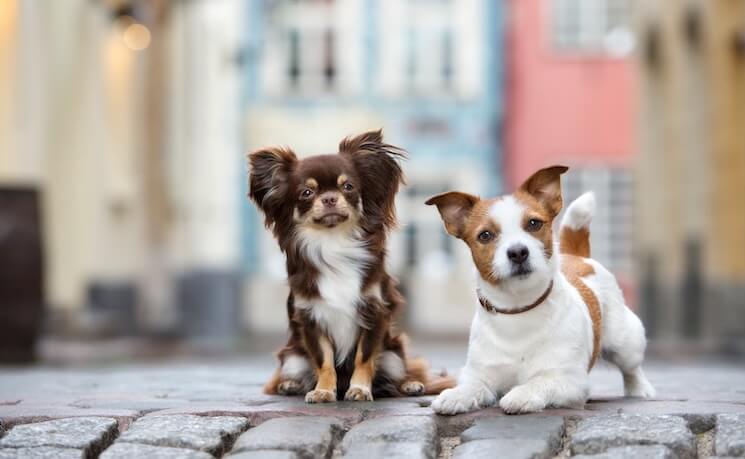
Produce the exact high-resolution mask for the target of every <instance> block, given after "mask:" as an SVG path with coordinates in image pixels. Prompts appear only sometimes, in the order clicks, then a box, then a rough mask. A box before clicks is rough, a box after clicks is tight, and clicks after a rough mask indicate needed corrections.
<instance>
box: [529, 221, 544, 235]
mask: <svg viewBox="0 0 745 459" xmlns="http://www.w3.org/2000/svg"><path fill="white" fill-rule="evenodd" d="M541 228H543V222H542V221H540V220H538V219H537V218H531V219H530V220H528V224H527V225H526V226H525V229H526V230H527V231H530V232H534V231H538V230H539V229H541Z"/></svg>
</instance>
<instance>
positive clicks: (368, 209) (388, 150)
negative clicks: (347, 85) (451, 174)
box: [249, 131, 454, 402]
mask: <svg viewBox="0 0 745 459" xmlns="http://www.w3.org/2000/svg"><path fill="white" fill-rule="evenodd" d="M402 158H405V153H404V151H403V150H401V149H399V148H397V147H395V146H393V145H390V144H387V143H385V142H384V141H383V136H382V132H381V131H371V132H366V133H364V134H362V135H359V136H356V137H350V138H346V139H344V140H342V141H341V143H340V144H339V153H338V154H331V155H320V156H313V157H308V158H305V159H302V160H299V159H298V158H297V156H296V155H295V153H294V152H292V151H291V150H290V149H288V148H265V149H261V150H258V151H255V152H253V153H251V154H250V155H249V197H250V198H251V199H252V200H253V201H254V202H255V203H256V204H257V206H258V207H259V209H260V210H261V211H262V212H263V213H264V217H265V219H264V223H265V225H266V227H267V228H269V229H270V230H271V231H272V232H273V233H274V235H275V237H276V238H277V241H278V243H279V247H280V249H281V250H282V251H283V252H284V254H285V256H286V267H287V275H288V283H289V286H290V295H289V297H288V299H287V316H288V329H289V338H288V341H287V344H286V345H285V346H284V347H283V348H282V349H280V351H279V352H278V353H277V357H278V359H279V361H280V368H278V369H277V371H275V373H274V374H273V375H272V377H271V378H270V380H269V381H268V382H267V384H266V385H265V387H264V392H265V393H267V394H277V393H279V394H301V393H306V392H309V391H311V389H312V388H313V386H314V385H315V386H316V390H314V391H313V392H314V394H309V395H312V397H311V400H309V401H313V402H315V401H329V400H326V399H325V398H324V399H318V400H316V399H315V398H316V397H320V395H319V394H315V393H316V392H318V391H319V389H322V391H325V392H324V394H325V393H326V392H328V390H329V389H330V388H329V387H326V386H327V385H328V381H333V380H334V379H333V378H335V385H336V388H335V389H336V396H339V397H341V396H343V395H344V393H345V392H346V391H347V389H348V388H349V385H350V380H352V378H355V382H360V381H361V382H362V383H363V384H366V382H367V381H369V380H372V387H371V391H372V395H374V396H375V397H378V396H398V395H402V394H403V393H411V391H415V390H417V389H420V388H421V389H422V390H424V391H428V393H436V392H434V391H435V390H438V388H439V390H442V389H444V388H446V387H452V386H453V385H454V381H452V380H451V379H448V378H446V377H444V376H440V377H436V378H430V375H429V374H428V373H427V372H426V362H423V361H420V360H410V359H408V357H407V355H406V345H405V340H404V339H403V338H402V337H401V336H400V335H396V334H395V333H394V331H393V328H392V327H393V321H394V318H395V316H396V314H397V313H399V312H400V310H401V309H402V308H403V305H404V299H403V297H402V296H401V294H400V292H399V291H398V288H397V282H396V280H395V279H394V278H393V277H392V276H390V275H389V274H388V273H387V272H386V269H385V257H386V241H387V235H388V232H389V231H390V230H391V229H392V228H393V227H395V225H396V213H395V204H394V201H395V195H396V193H397V191H398V188H399V186H400V185H401V184H403V183H404V177H403V171H402V169H401V166H400V164H399V160H400V159H402ZM345 180H346V181H349V183H354V185H355V186H354V187H353V188H352V189H350V190H342V189H341V186H342V185H343V182H344V181H345ZM304 188H309V189H310V190H311V191H316V192H317V194H318V198H316V197H315V194H314V195H313V197H312V198H310V197H309V198H308V199H304V198H303V196H302V193H304V191H303V189H304ZM329 193H335V194H334V195H335V196H336V195H338V196H339V198H338V199H339V200H340V201H343V202H342V203H341V204H343V205H344V206H345V208H348V209H352V211H351V217H350V219H349V220H348V221H349V224H354V225H356V226H357V228H358V229H359V230H360V231H359V233H360V234H361V236H360V237H361V239H362V240H363V241H364V242H365V247H366V250H367V251H368V253H369V255H370V256H371V257H370V258H371V261H370V262H369V263H367V264H366V265H365V266H364V268H363V269H364V270H363V276H362V285H361V292H360V298H362V302H361V303H360V304H358V305H356V311H357V314H358V320H357V322H358V323H359V324H360V328H359V332H358V337H357V340H358V341H357V346H356V350H355V351H354V352H351V353H350V354H349V355H347V356H345V360H344V361H343V362H341V363H340V364H336V363H334V362H330V361H329V356H328V352H326V350H325V349H326V347H325V346H326V345H325V344H324V343H328V342H329V341H330V344H331V346H332V347H333V346H334V343H333V339H332V338H331V337H330V336H328V335H327V333H326V332H325V331H324V330H323V329H322V327H321V326H320V325H319V324H316V323H315V322H314V319H313V318H312V317H310V315H309V314H308V313H307V310H306V309H298V308H296V307H295V301H296V299H297V298H305V299H314V298H320V293H319V290H318V285H317V279H318V276H319V275H320V274H319V270H318V268H317V267H316V266H315V265H314V262H313V261H312V260H310V259H308V258H307V257H306V256H305V253H304V252H303V251H302V250H301V247H300V245H299V244H298V243H297V240H296V238H297V235H296V234H297V232H296V227H297V225H299V224H305V223H302V222H308V221H309V220H308V218H310V217H308V215H311V216H312V215H313V212H315V211H316V209H317V207H318V205H319V203H318V199H320V196H321V194H329ZM298 196H300V197H298ZM341 204H340V205H341ZM356 209H361V210H359V211H356ZM298 218H300V219H301V220H302V219H305V220H302V222H300V223H299V222H298ZM375 289H379V291H380V296H379V297H376V296H375V295H372V294H370V295H368V294H366V292H368V291H375ZM384 351H391V352H394V353H395V354H396V355H398V356H399V357H400V358H401V359H402V360H403V362H404V363H405V366H406V367H407V377H406V380H404V381H394V380H391V378H390V375H387V374H386V373H385V371H383V369H379V368H377V369H376V368H375V362H376V359H377V357H378V356H379V355H380V353H381V352H384ZM290 356H297V357H301V358H304V359H307V361H308V362H310V363H311V366H312V367H313V368H314V371H313V372H309V373H308V375H306V376H304V377H302V378H300V379H297V380H287V379H284V378H283V376H282V373H281V367H282V365H283V364H284V362H285V360H286V359H287V358H288V357H290ZM329 365H332V366H334V368H333V369H330V368H329ZM414 376H416V377H417V379H416V380H411V379H410V378H412V377H414ZM408 383H415V384H408ZM319 385H323V386H324V387H319ZM323 397H325V395H324V396H323ZM361 397H362V395H361ZM354 399H355V400H356V399H360V400H362V399H364V398H354ZM306 400H308V398H307V397H306Z"/></svg>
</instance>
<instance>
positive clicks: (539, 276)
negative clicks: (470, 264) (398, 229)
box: [427, 166, 567, 290]
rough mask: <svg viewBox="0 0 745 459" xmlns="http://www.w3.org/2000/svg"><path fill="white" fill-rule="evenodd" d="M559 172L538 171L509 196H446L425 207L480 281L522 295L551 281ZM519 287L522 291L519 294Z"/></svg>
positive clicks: (554, 169) (552, 169)
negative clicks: (460, 247) (458, 243)
mask: <svg viewBox="0 0 745 459" xmlns="http://www.w3.org/2000/svg"><path fill="white" fill-rule="evenodd" d="M566 171H567V168H566V167H564V166H553V167H548V168H546V169H541V170H539V171H538V172H536V173H535V174H533V175H532V176H531V177H530V178H528V179H527V180H526V181H525V183H523V184H522V185H521V186H520V188H519V189H518V190H517V191H515V192H514V193H513V194H510V195H506V196H501V197H498V198H493V199H481V198H479V197H477V196H473V195H470V194H467V193H461V192H458V191H451V192H448V193H444V194H440V195H438V196H434V197H432V198H430V199H429V200H428V201H427V204H428V205H436V206H437V209H438V210H439V211H440V215H441V216H442V219H443V221H444V223H445V229H446V231H447V232H448V233H449V234H451V235H453V236H455V237H457V238H459V239H462V240H463V241H464V242H465V243H466V244H468V247H469V248H470V249H471V255H472V257H473V261H474V263H475V264H476V268H477V269H478V271H479V274H480V276H481V278H482V279H483V281H485V282H486V283H487V284H491V285H492V286H495V287H505V288H509V289H511V290H526V289H530V288H532V287H533V286H538V285H542V286H543V287H542V288H545V282H546V281H547V280H549V279H551V278H552V276H553V271H554V269H555V267H556V264H555V263H553V262H552V260H553V255H554V242H553V234H552V233H553V232H552V223H553V220H554V218H556V216H557V215H558V214H559V212H560V211H561V207H562V197H561V180H560V176H561V174H563V173H564V172H566ZM523 287H524V288H523Z"/></svg>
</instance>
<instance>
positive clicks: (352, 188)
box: [341, 182, 354, 191]
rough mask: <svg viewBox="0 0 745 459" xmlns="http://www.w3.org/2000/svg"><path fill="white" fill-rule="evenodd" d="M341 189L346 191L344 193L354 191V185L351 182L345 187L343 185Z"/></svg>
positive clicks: (345, 184) (346, 183)
mask: <svg viewBox="0 0 745 459" xmlns="http://www.w3.org/2000/svg"><path fill="white" fill-rule="evenodd" d="M341 187H342V188H343V189H344V191H352V190H354V185H352V184H351V183H349V182H345V183H344V185H342V186H341Z"/></svg>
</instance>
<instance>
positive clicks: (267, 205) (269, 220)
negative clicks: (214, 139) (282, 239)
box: [248, 148, 297, 228]
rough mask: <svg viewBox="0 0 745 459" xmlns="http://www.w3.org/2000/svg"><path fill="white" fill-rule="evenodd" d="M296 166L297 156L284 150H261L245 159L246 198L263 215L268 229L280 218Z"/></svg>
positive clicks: (290, 151)
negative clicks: (246, 176) (251, 200)
mask: <svg viewBox="0 0 745 459" xmlns="http://www.w3.org/2000/svg"><path fill="white" fill-rule="evenodd" d="M296 163H297V156H295V153H293V152H292V150H289V149H286V148H263V149H261V150H257V151H254V152H253V153H251V154H249V155H248V196H249V197H250V198H251V199H253V201H254V202H255V203H256V204H257V205H258V206H259V208H260V209H261V210H262V212H264V216H265V224H266V226H267V227H268V228H271V227H272V226H273V225H274V224H275V223H276V221H277V220H278V219H279V218H280V216H281V209H282V208H283V204H284V200H285V199H286V198H287V196H288V193H289V192H290V175H291V173H292V170H293V168H294V167H295V164H296Z"/></svg>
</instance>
